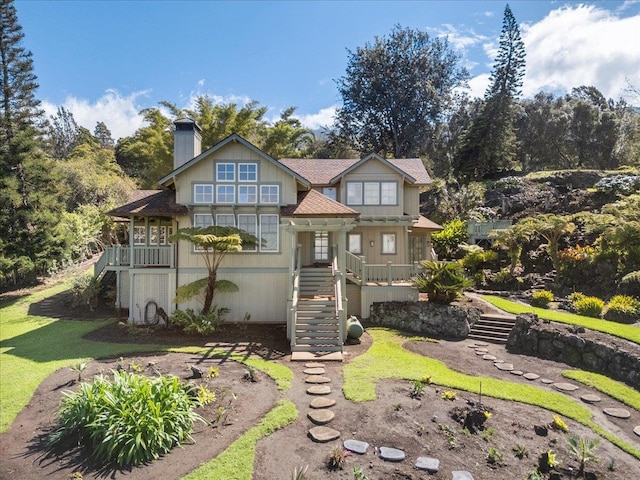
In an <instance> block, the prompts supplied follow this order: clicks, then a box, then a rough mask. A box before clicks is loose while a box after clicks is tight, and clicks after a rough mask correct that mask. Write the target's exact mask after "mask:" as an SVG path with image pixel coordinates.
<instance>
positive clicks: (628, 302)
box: [602, 295, 640, 323]
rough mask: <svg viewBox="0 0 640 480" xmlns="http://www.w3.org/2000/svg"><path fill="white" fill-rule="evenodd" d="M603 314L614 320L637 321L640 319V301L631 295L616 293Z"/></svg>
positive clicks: (607, 318) (621, 321)
mask: <svg viewBox="0 0 640 480" xmlns="http://www.w3.org/2000/svg"><path fill="white" fill-rule="evenodd" d="M602 316H603V318H605V319H606V320H611V321H614V322H619V323H635V322H637V321H638V320H640V301H638V300H636V299H635V298H633V297H632V296H630V295H615V296H613V297H611V300H609V302H608V303H607V305H606V307H605V309H604V314H603V315H602Z"/></svg>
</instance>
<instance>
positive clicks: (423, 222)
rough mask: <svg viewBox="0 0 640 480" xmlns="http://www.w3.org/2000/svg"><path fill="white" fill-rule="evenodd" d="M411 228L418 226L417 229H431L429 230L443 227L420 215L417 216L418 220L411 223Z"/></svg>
mask: <svg viewBox="0 0 640 480" xmlns="http://www.w3.org/2000/svg"><path fill="white" fill-rule="evenodd" d="M412 228H419V229H424V230H431V231H438V230H442V229H443V227H441V226H440V225H438V224H437V223H436V222H433V221H431V220H429V219H428V218H427V217H424V216H422V215H420V217H418V221H417V222H416V223H414V224H413V227H412Z"/></svg>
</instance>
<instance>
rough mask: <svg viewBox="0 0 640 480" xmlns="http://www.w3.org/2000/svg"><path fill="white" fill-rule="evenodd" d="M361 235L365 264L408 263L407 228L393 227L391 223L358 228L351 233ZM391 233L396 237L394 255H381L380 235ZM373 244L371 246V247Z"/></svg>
mask: <svg viewBox="0 0 640 480" xmlns="http://www.w3.org/2000/svg"><path fill="white" fill-rule="evenodd" d="M349 233H352V234H361V235H362V253H360V254H359V255H364V256H365V257H366V259H367V263H376V264H377V263H387V262H393V263H401V264H403V263H409V257H408V253H407V248H406V247H407V227H404V226H398V225H394V224H392V223H390V224H388V225H381V226H371V227H364V226H358V227H356V228H354V229H353V230H352V231H351V232H349ZM383 233H393V234H395V235H396V254H395V255H390V254H383V253H382V234H383ZM371 242H373V246H371Z"/></svg>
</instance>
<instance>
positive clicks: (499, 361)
mask: <svg viewBox="0 0 640 480" xmlns="http://www.w3.org/2000/svg"><path fill="white" fill-rule="evenodd" d="M493 363H506V362H505V361H504V360H500V359H496V360H494V361H493Z"/></svg>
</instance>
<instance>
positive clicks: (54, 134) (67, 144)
mask: <svg viewBox="0 0 640 480" xmlns="http://www.w3.org/2000/svg"><path fill="white" fill-rule="evenodd" d="M50 120H51V122H50V128H49V142H50V144H51V145H50V149H51V155H52V156H53V158H57V159H63V158H67V157H68V156H69V154H70V153H71V151H72V150H73V149H74V148H75V146H76V145H77V142H78V135H79V131H80V130H79V128H78V124H77V123H76V120H75V119H74V118H73V114H72V113H71V112H70V111H69V110H67V109H66V108H64V107H58V111H57V112H56V114H55V115H51V117H50Z"/></svg>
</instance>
